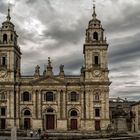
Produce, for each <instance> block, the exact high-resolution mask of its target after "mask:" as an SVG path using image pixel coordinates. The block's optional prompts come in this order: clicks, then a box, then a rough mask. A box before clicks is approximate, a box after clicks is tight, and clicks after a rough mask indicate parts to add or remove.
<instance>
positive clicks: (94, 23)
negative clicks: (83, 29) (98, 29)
mask: <svg viewBox="0 0 140 140" xmlns="http://www.w3.org/2000/svg"><path fill="white" fill-rule="evenodd" d="M100 24H101V21H100V20H99V19H97V15H96V10H95V4H94V5H93V14H92V19H91V20H90V21H89V27H92V26H94V25H98V26H100Z"/></svg>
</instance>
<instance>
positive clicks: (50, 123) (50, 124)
mask: <svg viewBox="0 0 140 140" xmlns="http://www.w3.org/2000/svg"><path fill="white" fill-rule="evenodd" d="M46 129H47V130H48V129H54V115H46Z"/></svg>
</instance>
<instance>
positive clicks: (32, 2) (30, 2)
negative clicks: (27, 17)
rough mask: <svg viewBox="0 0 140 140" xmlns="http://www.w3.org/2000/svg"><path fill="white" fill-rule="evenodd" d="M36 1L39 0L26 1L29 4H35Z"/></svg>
mask: <svg viewBox="0 0 140 140" xmlns="http://www.w3.org/2000/svg"><path fill="white" fill-rule="evenodd" d="M36 1H37V0H26V3H27V4H34V3H36Z"/></svg>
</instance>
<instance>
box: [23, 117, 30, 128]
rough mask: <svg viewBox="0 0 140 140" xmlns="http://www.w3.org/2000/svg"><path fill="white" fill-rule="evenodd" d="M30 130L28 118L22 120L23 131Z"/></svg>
mask: <svg viewBox="0 0 140 140" xmlns="http://www.w3.org/2000/svg"><path fill="white" fill-rule="evenodd" d="M30 128H31V122H30V118H24V129H30Z"/></svg>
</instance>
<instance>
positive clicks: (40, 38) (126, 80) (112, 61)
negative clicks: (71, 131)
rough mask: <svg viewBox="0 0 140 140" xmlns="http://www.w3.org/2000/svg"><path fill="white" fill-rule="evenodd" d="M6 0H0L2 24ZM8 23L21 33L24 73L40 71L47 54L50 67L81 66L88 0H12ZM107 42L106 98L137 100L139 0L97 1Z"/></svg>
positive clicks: (71, 69)
mask: <svg viewBox="0 0 140 140" xmlns="http://www.w3.org/2000/svg"><path fill="white" fill-rule="evenodd" d="M7 3H8V0H7V1H6V0H0V23H2V22H3V21H4V20H5V17H6V15H7V5H8V4H7ZM10 7H11V17H12V22H13V23H14V24H15V29H16V31H17V34H18V35H19V45H20V47H21V51H22V54H23V55H22V74H24V75H28V74H29V75H30V74H31V75H32V74H33V73H34V67H35V66H36V65H37V64H38V65H40V67H41V72H42V71H43V70H44V65H45V64H47V59H48V57H51V59H52V64H53V71H54V73H55V74H58V73H59V65H60V64H64V65H65V67H64V68H65V73H66V74H79V72H80V68H81V66H82V65H83V43H84V40H85V29H86V28H87V27H88V22H89V20H90V19H91V18H92V8H93V2H92V0H10ZM96 13H97V18H98V19H100V20H101V22H102V25H103V28H104V29H105V34H106V37H107V41H108V43H109V50H108V60H109V70H110V74H109V77H110V80H111V81H112V84H111V86H110V97H118V96H119V97H122V98H127V99H129V100H133V99H134V100H140V0H96Z"/></svg>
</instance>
